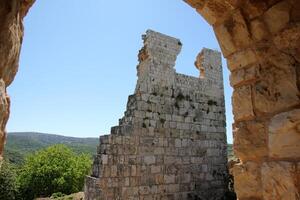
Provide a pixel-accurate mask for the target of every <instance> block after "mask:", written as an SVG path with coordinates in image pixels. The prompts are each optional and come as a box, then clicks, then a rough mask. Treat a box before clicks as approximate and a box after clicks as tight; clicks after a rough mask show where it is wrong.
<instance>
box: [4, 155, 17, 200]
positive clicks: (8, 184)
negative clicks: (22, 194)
mask: <svg viewBox="0 0 300 200" xmlns="http://www.w3.org/2000/svg"><path fill="white" fill-rule="evenodd" d="M17 191H18V190H17V184H16V171H15V169H14V167H13V166H12V165H11V164H10V163H9V162H8V161H4V162H3V163H2V166H1V168H0V199H1V200H15V199H17V198H16V197H17Z"/></svg>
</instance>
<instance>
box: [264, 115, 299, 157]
mask: <svg viewBox="0 0 300 200" xmlns="http://www.w3.org/2000/svg"><path fill="white" fill-rule="evenodd" d="M269 155H270V157H272V158H281V159H286V158H290V159H297V158H298V159H299V158H300V109H295V110H293V111H289V112H284V113H280V114H278V115H275V116H274V117H273V118H272V119H271V121H270V124H269Z"/></svg>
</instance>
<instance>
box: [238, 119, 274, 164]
mask: <svg viewBox="0 0 300 200" xmlns="http://www.w3.org/2000/svg"><path fill="white" fill-rule="evenodd" d="M233 127H234V128H233V135H234V144H233V150H234V153H235V155H236V156H237V157H238V158H239V159H241V160H242V161H243V162H245V161H247V160H257V161H259V160H262V159H264V158H265V157H267V156H268V144H267V136H268V134H267V128H266V127H265V123H264V122H258V121H247V122H238V123H236V124H234V126H233Z"/></svg>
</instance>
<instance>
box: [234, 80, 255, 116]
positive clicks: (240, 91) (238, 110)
mask: <svg viewBox="0 0 300 200" xmlns="http://www.w3.org/2000/svg"><path fill="white" fill-rule="evenodd" d="M251 98H252V94H251V86H250V85H245V86H241V87H239V88H236V89H235V90H234V91H233V95H232V104H233V114H234V119H235V120H236V121H240V120H245V119H251V118H253V117H254V112H253V105H252V99H251Z"/></svg>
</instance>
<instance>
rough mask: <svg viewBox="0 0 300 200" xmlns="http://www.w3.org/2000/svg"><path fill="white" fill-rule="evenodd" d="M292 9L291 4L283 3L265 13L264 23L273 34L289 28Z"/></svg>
mask: <svg viewBox="0 0 300 200" xmlns="http://www.w3.org/2000/svg"><path fill="white" fill-rule="evenodd" d="M290 9H291V4H290V3H289V2H288V1H281V2H279V3H277V4H275V5H274V6H272V7H271V8H270V9H268V10H267V11H266V12H265V14H264V21H265V22H266V24H267V26H268V28H269V30H270V32H271V33H272V34H276V33H277V32H279V31H281V30H282V29H283V28H284V27H285V26H287V24H288V23H289V21H290Z"/></svg>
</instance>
